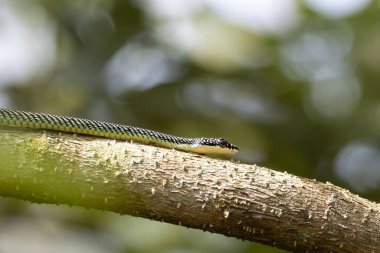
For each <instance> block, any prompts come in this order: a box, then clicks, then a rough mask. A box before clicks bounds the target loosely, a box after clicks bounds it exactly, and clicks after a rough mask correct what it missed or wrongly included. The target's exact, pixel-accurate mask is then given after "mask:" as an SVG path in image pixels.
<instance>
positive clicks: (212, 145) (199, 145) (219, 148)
mask: <svg viewBox="0 0 380 253" xmlns="http://www.w3.org/2000/svg"><path fill="white" fill-rule="evenodd" d="M193 147H194V148H196V149H197V152H199V153H204V154H225V155H231V154H235V153H236V152H238V151H239V148H238V147H236V146H235V145H233V144H232V143H230V142H228V141H227V140H225V139H223V138H197V139H195V140H194V143H193Z"/></svg>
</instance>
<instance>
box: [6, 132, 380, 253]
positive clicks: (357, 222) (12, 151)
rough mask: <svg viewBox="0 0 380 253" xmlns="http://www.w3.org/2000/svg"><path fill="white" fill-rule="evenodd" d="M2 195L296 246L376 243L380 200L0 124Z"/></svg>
mask: <svg viewBox="0 0 380 253" xmlns="http://www.w3.org/2000/svg"><path fill="white" fill-rule="evenodd" d="M0 175H1V176H0V195H2V196H9V197H16V198H21V199H26V200H29V201H33V202H37V203H54V204H62V203H64V204H69V205H78V206H83V207H88V208H96V209H100V210H109V211H114V212H117V213H120V214H129V215H133V216H139V217H145V218H149V219H154V220H160V221H164V222H169V223H175V224H178V225H182V226H186V227H190V228H196V229H202V230H205V231H210V232H214V233H219V234H224V235H226V236H231V237H236V238H240V239H244V240H250V241H254V242H260V243H263V244H266V245H272V246H274V247H278V248H281V249H286V250H289V251H292V252H380V206H379V204H376V203H373V202H370V201H368V200H366V199H363V198H360V197H359V196H357V195H354V194H352V193H350V192H349V191H347V190H345V189H342V188H339V187H337V186H334V185H332V184H329V183H320V182H316V181H315V180H309V179H305V178H301V177H296V176H293V175H290V174H287V173H284V172H278V171H273V170H270V169H266V168H263V167H258V166H256V165H247V164H240V163H237V162H231V161H225V160H219V159H212V158H209V157H205V156H199V155H194V154H189V153H184V152H179V151H175V150H169V149H163V148H158V147H152V146H146V145H141V144H133V143H126V142H117V141H114V140H108V139H99V138H92V137H85V136H76V135H71V134H59V133H55V132H41V131H25V130H19V129H14V128H1V129H0Z"/></svg>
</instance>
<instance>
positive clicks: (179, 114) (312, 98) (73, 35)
mask: <svg viewBox="0 0 380 253" xmlns="http://www.w3.org/2000/svg"><path fill="white" fill-rule="evenodd" d="M379 11H380V1H378V0H377V1H371V0H335V1H329V0H304V1H295V0H283V1H277V0H266V1H260V0H236V1H230V0H205V1H200V0H192V1H185V0H171V1H165V0H140V1H138V0H135V1H125V0H92V1H90V0H78V1H48V0H24V1H22V0H19V1H17V0H0V106H1V107H5V108H13V109H22V110H27V111H35V112H45V113H54V114H59V115H69V116H77V117H84V118H90V119H97V120H103V121H111V122H118V123H124V124H129V125H135V126H140V127H144V128H149V129H154V130H157V131H162V132H165V133H170V134H174V135H179V136H185V137H198V136H207V137H224V138H227V139H228V140H230V141H231V142H232V143H234V144H236V145H237V146H239V147H240V149H241V151H240V152H239V153H238V155H236V157H234V158H235V159H237V160H240V161H242V162H244V163H258V164H260V165H263V166H266V167H269V168H272V169H276V170H280V171H288V172H289V173H292V174H295V175H299V176H303V177H308V178H315V179H317V180H319V181H322V182H325V181H330V182H332V183H334V184H336V185H339V186H342V187H344V188H347V189H350V190H351V191H353V192H355V193H358V194H359V195H360V196H363V197H365V198H368V199H370V200H372V201H377V202H378V201H380V145H379V135H380V22H379V21H380V15H379ZM0 217H1V219H0V223H1V224H0V252H42V253H44V252H95V253H97V252H136V253H140V252H165V253H166V252H168V253H174V252H186V253H187V252H189V253H190V252H191V253H193V252H194V253H197V252H282V251H280V250H277V249H274V248H271V247H266V246H262V245H259V244H254V243H250V242H242V241H239V240H236V239H232V238H227V237H224V236H220V235H214V234H210V233H204V232H201V231H197V230H192V229H186V228H182V227H179V226H174V225H169V224H165V223H159V222H155V221H148V220H144V219H141V218H134V217H130V216H122V217H121V216H118V215H115V214H112V213H101V212H98V211H93V210H84V209H81V208H78V207H66V206H59V207H58V206H51V205H34V204H30V203H26V202H23V201H18V200H12V199H0Z"/></svg>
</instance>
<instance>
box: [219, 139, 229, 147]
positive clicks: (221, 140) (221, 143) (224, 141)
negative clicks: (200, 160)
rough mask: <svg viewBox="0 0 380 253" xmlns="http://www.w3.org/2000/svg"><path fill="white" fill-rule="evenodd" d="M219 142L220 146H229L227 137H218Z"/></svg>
mask: <svg viewBox="0 0 380 253" xmlns="http://www.w3.org/2000/svg"><path fill="white" fill-rule="evenodd" d="M218 144H219V146H221V147H223V148H225V147H227V146H228V142H227V141H226V140H225V139H223V138H219V139H218Z"/></svg>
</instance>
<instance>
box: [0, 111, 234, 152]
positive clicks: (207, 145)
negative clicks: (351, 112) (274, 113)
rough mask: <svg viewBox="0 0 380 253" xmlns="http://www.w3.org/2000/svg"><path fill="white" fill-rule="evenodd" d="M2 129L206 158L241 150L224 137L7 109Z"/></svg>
mask: <svg viewBox="0 0 380 253" xmlns="http://www.w3.org/2000/svg"><path fill="white" fill-rule="evenodd" d="M0 126H5V127H20V128H29V129H40V130H51V131H59V132H64V133H74V134H83V135H89V136H94V137H103V138H108V139H115V140H121V141H136V142H139V143H143V144H148V145H156V146H160V147H164V148H170V149H176V150H180V151H185V152H191V153H196V154H202V155H233V154H235V153H236V152H238V150H239V149H238V147H236V146H235V145H233V144H231V143H230V142H228V141H227V140H225V139H224V138H205V137H200V138H184V137H177V136H174V135H169V134H164V133H160V132H156V131H153V130H148V129H144V128H139V127H133V126H127V125H122V124H116V123H108V122H102V121H97V120H89V119H81V118H75V117H66V116H57V115H52V114H45V113H35V112H26V111H19V110H10V109H3V108H0Z"/></svg>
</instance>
